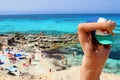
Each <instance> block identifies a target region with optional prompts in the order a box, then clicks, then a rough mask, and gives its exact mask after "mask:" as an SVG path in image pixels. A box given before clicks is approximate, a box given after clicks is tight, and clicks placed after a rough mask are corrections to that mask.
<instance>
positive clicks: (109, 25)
mask: <svg viewBox="0 0 120 80" xmlns="http://www.w3.org/2000/svg"><path fill="white" fill-rule="evenodd" d="M106 23H107V31H108V32H109V33H112V30H114V29H115V27H116V23H115V22H113V21H111V20H109V21H106Z"/></svg>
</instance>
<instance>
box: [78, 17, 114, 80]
mask: <svg viewBox="0 0 120 80" xmlns="http://www.w3.org/2000/svg"><path fill="white" fill-rule="evenodd" d="M115 26H116V23H115V22H113V21H111V20H108V21H107V20H106V19H104V18H96V20H95V18H94V19H91V20H89V21H88V23H82V24H80V25H79V26H78V38H79V41H80V44H81V47H82V49H83V52H84V56H83V60H82V65H81V68H80V80H100V74H101V72H102V69H103V67H104V64H105V62H106V60H107V58H108V56H109V53H110V48H111V45H110V44H111V43H112V42H113V37H112V33H113V32H112V31H113V29H115ZM97 34H99V35H97Z"/></svg>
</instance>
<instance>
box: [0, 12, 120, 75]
mask: <svg viewBox="0 0 120 80" xmlns="http://www.w3.org/2000/svg"><path fill="white" fill-rule="evenodd" d="M96 16H102V17H104V18H106V19H111V20H113V21H115V22H116V23H117V27H116V29H115V30H114V32H115V37H114V38H115V42H114V44H113V45H112V50H111V54H110V56H109V59H108V60H107V63H106V65H105V68H104V71H105V72H110V73H115V74H120V36H119V35H120V14H33V15H0V34H9V33H15V32H23V33H31V34H39V33H40V32H44V33H45V34H51V35H60V34H65V33H76V32H77V26H78V24H79V23H83V22H86V20H88V19H89V18H92V17H96ZM66 49H67V50H68V51H67V50H66ZM63 50H64V51H66V53H68V54H67V57H68V60H69V64H72V65H80V64H81V59H82V56H81V54H83V53H82V50H81V49H80V45H79V44H76V45H73V46H72V47H71V46H69V47H67V48H64V49H63ZM73 51H76V52H77V55H78V56H77V57H76V58H73V57H72V55H71V54H72V52H73Z"/></svg>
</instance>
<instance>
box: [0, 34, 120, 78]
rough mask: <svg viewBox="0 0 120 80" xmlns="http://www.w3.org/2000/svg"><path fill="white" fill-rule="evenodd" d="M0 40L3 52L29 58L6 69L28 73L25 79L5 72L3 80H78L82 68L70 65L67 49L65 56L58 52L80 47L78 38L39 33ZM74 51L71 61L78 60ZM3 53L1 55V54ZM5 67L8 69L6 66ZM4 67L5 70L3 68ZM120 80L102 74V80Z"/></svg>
mask: <svg viewBox="0 0 120 80" xmlns="http://www.w3.org/2000/svg"><path fill="white" fill-rule="evenodd" d="M0 38H1V44H2V45H3V46H4V47H3V46H2V49H4V51H5V49H6V48H7V47H10V48H12V47H13V48H14V49H15V52H16V53H22V54H24V55H27V56H25V59H23V60H19V61H17V62H16V63H15V64H13V63H9V64H8V65H7V66H11V65H16V66H17V68H18V69H19V70H21V71H22V72H25V73H26V74H25V75H23V76H19V75H17V74H16V75H15V76H13V75H10V74H7V73H6V71H4V70H3V71H1V72H0V79H1V80H8V79H9V80H12V79H15V80H30V79H32V80H79V77H80V73H79V71H80V70H79V69H80V65H77V66H75V65H71V64H70V63H69V62H71V60H67V59H66V58H67V57H66V55H68V51H67V50H66V49H65V50H66V53H65V51H60V50H59V49H62V48H63V47H65V46H70V45H71V44H72V45H74V44H76V43H78V40H77V37H76V34H67V35H62V36H48V35H44V34H43V33H40V34H39V35H33V34H29V35H27V36H26V35H24V34H21V33H16V34H9V35H1V36H0ZM13 38H14V40H13ZM6 40H7V42H6ZM36 49H37V50H36ZM74 51H76V49H75V48H72V51H71V52H70V54H71V58H75V57H76V56H77V55H76V53H75V54H74V55H73V54H72V52H74ZM81 52H82V51H81ZM0 53H1V55H2V50H1V52H0ZM5 54H6V53H5ZM32 54H35V60H32V62H31V63H30V64H29V62H28V61H29V59H30V58H32ZM42 54H43V55H42ZM76 58H78V57H76ZM81 58H82V56H81ZM66 60H67V61H66ZM7 61H8V60H7ZM24 63H26V64H27V65H29V67H24V66H23V64H24ZM4 65H5V66H6V64H4ZM0 66H1V65H0ZM2 67H3V68H5V67H4V66H2ZM73 73H74V76H73ZM119 78H120V75H116V74H111V73H105V72H103V73H102V76H101V79H102V80H118V79H119Z"/></svg>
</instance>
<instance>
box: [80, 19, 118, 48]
mask: <svg viewBox="0 0 120 80" xmlns="http://www.w3.org/2000/svg"><path fill="white" fill-rule="evenodd" d="M115 26H116V24H115V22H112V21H106V22H101V23H82V24H80V25H79V26H78V37H79V41H80V44H81V46H82V48H84V46H86V44H87V43H88V42H89V40H88V33H89V32H90V31H93V30H102V31H107V32H109V33H112V30H113V29H114V28H115Z"/></svg>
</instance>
